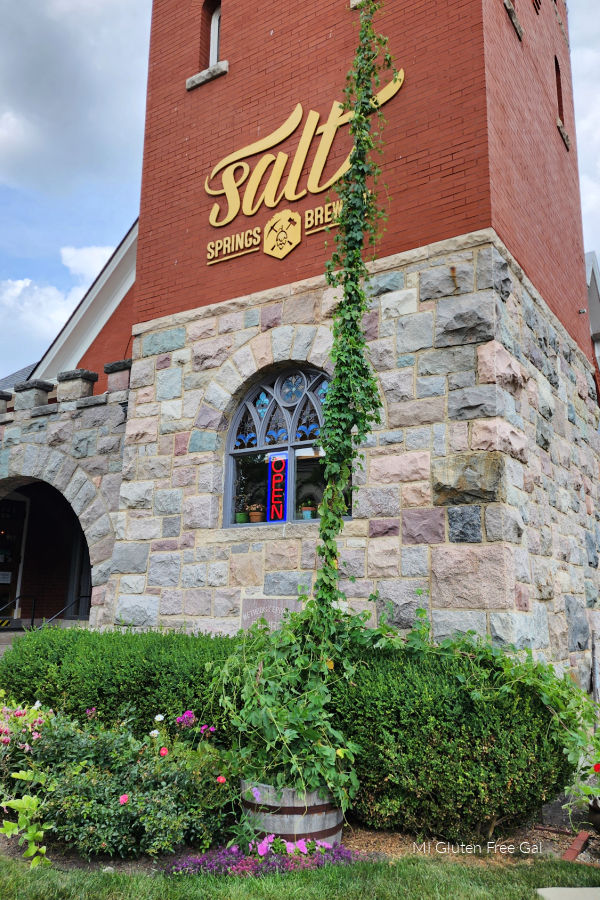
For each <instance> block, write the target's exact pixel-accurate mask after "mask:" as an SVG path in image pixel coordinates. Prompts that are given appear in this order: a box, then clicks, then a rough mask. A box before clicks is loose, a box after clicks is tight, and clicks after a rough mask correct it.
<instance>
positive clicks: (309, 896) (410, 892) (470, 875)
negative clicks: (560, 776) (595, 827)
mask: <svg viewBox="0 0 600 900" xmlns="http://www.w3.org/2000/svg"><path fill="white" fill-rule="evenodd" d="M551 886H562V887H598V886H600V869H595V868H591V867H588V866H584V865H581V864H577V863H564V862H557V861H539V862H535V863H515V864H511V865H502V866H500V865H497V866H477V865H462V864H460V863H454V862H443V861H441V860H430V859H414V858H412V859H402V860H398V861H397V862H394V863H393V864H391V865H390V864H388V863H359V864H357V865H355V866H350V867H348V868H345V867H331V868H328V869H322V870H320V871H316V872H295V873H292V874H289V875H285V876H275V875H271V876H268V877H265V878H261V879H245V878H244V879H242V878H239V879H237V878H236V879H233V878H232V879H227V880H226V879H224V878H214V877H209V876H196V877H181V878H180V877H175V878H165V877H163V876H154V877H152V876H148V875H138V876H134V877H132V876H128V875H117V874H114V875H113V874H108V875H103V874H96V873H92V874H90V873H89V872H82V871H70V872H59V871H57V870H56V869H43V870H40V869H36V870H33V871H31V870H30V869H29V868H28V867H27V866H25V865H23V863H21V862H20V861H19V862H13V861H11V860H8V859H5V858H0V897H1V898H2V900H398V898H403V897H406V898H410V900H416V898H419V900H421V898H423V900H429V898H435V900H449V898H452V900H462V898H464V900H488V898H494V900H495V898H497V900H525V898H533V897H535V896H536V894H535V889H536V888H538V887H551Z"/></svg>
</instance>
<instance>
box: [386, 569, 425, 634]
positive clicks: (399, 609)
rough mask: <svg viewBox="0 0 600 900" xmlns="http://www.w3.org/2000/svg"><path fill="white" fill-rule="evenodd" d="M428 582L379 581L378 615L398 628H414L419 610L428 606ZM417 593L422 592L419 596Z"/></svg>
mask: <svg viewBox="0 0 600 900" xmlns="http://www.w3.org/2000/svg"><path fill="white" fill-rule="evenodd" d="M427 589H428V583H427V581H423V580H419V579H416V578H415V579H410V578H408V579H404V578H394V579H389V580H388V579H382V580H380V581H379V585H378V592H379V598H378V600H377V614H378V616H379V618H380V619H381V617H382V616H385V617H386V619H387V621H388V622H389V623H390V625H395V626H396V628H402V629H406V628H412V626H413V625H414V622H415V619H416V616H417V609H419V608H422V607H426V606H427V603H428V601H427ZM417 591H422V593H421V594H418V593H417Z"/></svg>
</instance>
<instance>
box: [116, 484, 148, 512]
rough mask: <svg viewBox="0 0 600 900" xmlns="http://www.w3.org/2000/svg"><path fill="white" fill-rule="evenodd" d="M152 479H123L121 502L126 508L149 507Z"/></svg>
mask: <svg viewBox="0 0 600 900" xmlns="http://www.w3.org/2000/svg"><path fill="white" fill-rule="evenodd" d="M153 491H154V482H153V481H124V482H123V483H122V484H121V491H120V498H121V503H122V504H123V505H124V506H126V507H128V509H151V508H152V492H153Z"/></svg>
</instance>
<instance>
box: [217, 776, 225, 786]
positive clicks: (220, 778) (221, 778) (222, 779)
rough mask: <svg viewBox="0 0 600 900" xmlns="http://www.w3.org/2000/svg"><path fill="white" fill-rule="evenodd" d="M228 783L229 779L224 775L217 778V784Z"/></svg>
mask: <svg viewBox="0 0 600 900" xmlns="http://www.w3.org/2000/svg"><path fill="white" fill-rule="evenodd" d="M226 781H227V779H226V778H225V776H224V775H219V776H217V784H225V782H226Z"/></svg>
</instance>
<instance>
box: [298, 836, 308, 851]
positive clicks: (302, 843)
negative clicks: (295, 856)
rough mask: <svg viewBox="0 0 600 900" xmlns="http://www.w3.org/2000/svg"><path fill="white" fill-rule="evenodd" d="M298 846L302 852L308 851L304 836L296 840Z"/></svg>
mask: <svg viewBox="0 0 600 900" xmlns="http://www.w3.org/2000/svg"><path fill="white" fill-rule="evenodd" d="M296 847H297V848H298V850H299V851H300V853H308V847H307V846H306V841H305V840H304V838H300V840H299V841H296Z"/></svg>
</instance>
